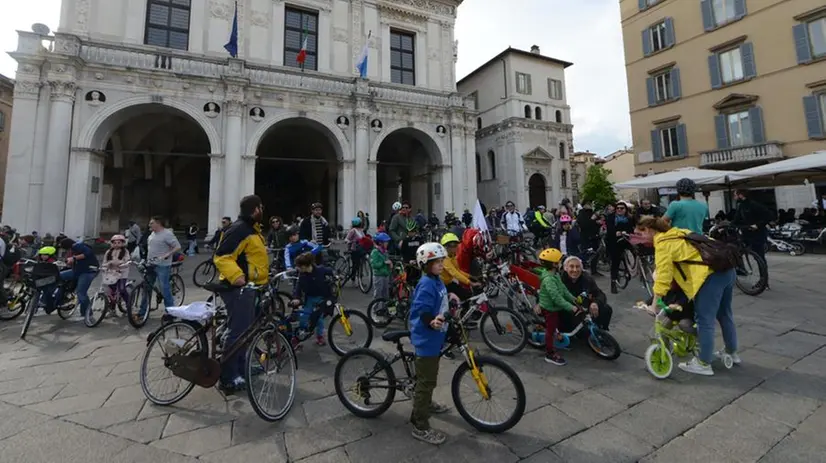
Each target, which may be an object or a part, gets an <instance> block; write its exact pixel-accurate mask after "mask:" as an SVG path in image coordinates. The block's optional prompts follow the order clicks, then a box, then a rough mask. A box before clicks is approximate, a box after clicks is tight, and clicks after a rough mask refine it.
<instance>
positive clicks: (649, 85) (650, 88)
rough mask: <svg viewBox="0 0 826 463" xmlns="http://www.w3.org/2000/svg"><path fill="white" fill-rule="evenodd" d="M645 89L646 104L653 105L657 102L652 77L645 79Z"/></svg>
mask: <svg viewBox="0 0 826 463" xmlns="http://www.w3.org/2000/svg"><path fill="white" fill-rule="evenodd" d="M645 90H646V91H647V92H648V106H654V105H655V104H657V92H656V89H655V88H654V78H653V77H649V78H647V79H645Z"/></svg>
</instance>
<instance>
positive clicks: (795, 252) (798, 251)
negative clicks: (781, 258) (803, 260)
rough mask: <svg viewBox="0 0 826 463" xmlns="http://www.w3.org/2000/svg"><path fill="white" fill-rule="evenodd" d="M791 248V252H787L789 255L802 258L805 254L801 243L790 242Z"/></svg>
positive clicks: (804, 248) (804, 247)
mask: <svg viewBox="0 0 826 463" xmlns="http://www.w3.org/2000/svg"><path fill="white" fill-rule="evenodd" d="M791 246H792V250H791V251H790V252H789V254H790V255H792V256H802V255H803V254H806V246H805V245H804V244H803V243H798V242H796V241H792V243H791Z"/></svg>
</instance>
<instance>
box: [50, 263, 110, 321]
mask: <svg viewBox="0 0 826 463" xmlns="http://www.w3.org/2000/svg"><path fill="white" fill-rule="evenodd" d="M95 275H97V273H96V272H85V273H78V274H75V271H74V270H64V271H62V272H60V279H61V280H63V281H71V280H77V289H75V294H77V301H78V302H79V303H80V314H81V315H83V316H84V317H85V316H86V311H87V310H89V306H90V305H91V304H92V301H91V300H90V299H89V287H90V286H92V281H93V280H94V279H95ZM46 294H47V293H46V292H44V293H43V295H44V296H46ZM50 294H54V299H51V300H50V299H49V298H48V297H47V296H46V297H44V302H46V307H47V308H50V309H51V306H53V305H54V304H60V301H61V299H63V291H62V289H61V288H58V290H57V291H55V292H54V293H50Z"/></svg>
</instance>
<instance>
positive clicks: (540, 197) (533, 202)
mask: <svg viewBox="0 0 826 463" xmlns="http://www.w3.org/2000/svg"><path fill="white" fill-rule="evenodd" d="M545 190H546V183H545V177H544V176H543V175H542V174H533V175H531V178H529V179H528V201H529V202H530V206H531V209H536V208H537V206H547V204H545V200H546V195H545Z"/></svg>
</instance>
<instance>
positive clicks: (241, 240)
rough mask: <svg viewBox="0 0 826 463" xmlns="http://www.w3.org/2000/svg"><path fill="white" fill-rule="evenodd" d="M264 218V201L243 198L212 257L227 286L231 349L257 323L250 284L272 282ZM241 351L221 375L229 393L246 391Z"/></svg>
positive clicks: (228, 344)
mask: <svg viewBox="0 0 826 463" xmlns="http://www.w3.org/2000/svg"><path fill="white" fill-rule="evenodd" d="M263 215H264V206H263V204H262V203H261V198H259V197H258V196H255V195H250V196H246V197H244V198H243V199H242V200H241V213H240V215H239V216H238V220H236V221H235V222H233V223H232V225H230V226H229V228H227V229H226V231H224V233H223V236H222V237H221V241H220V243H218V248H217V249H216V250H215V257H213V262H215V266H216V267H217V268H218V272H219V273H220V275H221V276H220V278H221V280H222V281H223V282H224V283H226V284H227V285H228V287H227V289H226V291H223V292H221V298H222V299H223V300H224V305H225V306H226V308H227V316H228V319H227V326H228V330H227V337H226V340H225V341H224V343H225V344H224V345H225V346H227V347H229V346H232V345H233V344H234V343H235V341H236V340H237V339H238V337H239V336H240V335H241V334H243V333H244V331H246V330H247V328H249V327H250V325H252V323H253V321H254V320H255V296H256V294H255V293H256V291H255V290H251V289H249V288H247V287H246V285H247V283H253V284H255V285H262V284H264V283H266V282H267V280H268V279H269V257H268V256H267V246H266V244H265V243H264V236H263V235H262V234H261V219H262V217H263ZM240 351H241V352H239V353H237V354H235V356H233V358H231V359H227V360H226V361H225V363H224V367H223V369H222V371H221V386H222V387H223V388H224V389H226V390H228V391H235V390H239V389H243V388H245V387H246V384H245V381H244V377H243V374H242V372H243V371H244V366H245V365H246V359H245V358H244V354H243V352H244V349H241V350H240Z"/></svg>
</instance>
